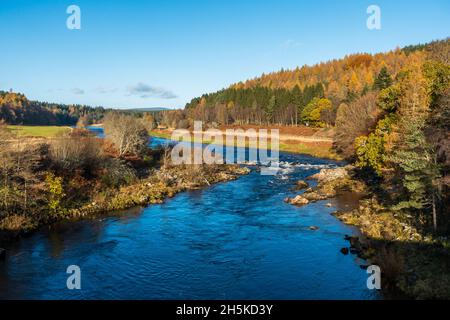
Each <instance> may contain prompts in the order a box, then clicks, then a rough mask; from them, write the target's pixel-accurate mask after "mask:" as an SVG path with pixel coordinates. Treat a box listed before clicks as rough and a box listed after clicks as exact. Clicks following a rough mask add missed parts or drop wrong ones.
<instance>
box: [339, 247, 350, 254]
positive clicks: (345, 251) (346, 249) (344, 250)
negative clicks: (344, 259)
mask: <svg viewBox="0 0 450 320" xmlns="http://www.w3.org/2000/svg"><path fill="white" fill-rule="evenodd" d="M340 251H341V253H342V254H343V255H348V252H349V251H348V248H342V249H341V250H340Z"/></svg>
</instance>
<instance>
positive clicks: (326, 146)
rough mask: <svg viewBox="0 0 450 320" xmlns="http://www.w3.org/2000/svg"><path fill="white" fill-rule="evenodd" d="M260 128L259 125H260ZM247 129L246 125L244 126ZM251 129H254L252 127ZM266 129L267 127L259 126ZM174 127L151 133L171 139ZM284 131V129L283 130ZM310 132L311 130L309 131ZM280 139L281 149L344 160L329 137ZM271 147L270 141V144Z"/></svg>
mask: <svg viewBox="0 0 450 320" xmlns="http://www.w3.org/2000/svg"><path fill="white" fill-rule="evenodd" d="M237 128H238V127H232V128H231V127H224V128H223V129H224V130H226V129H237ZM258 128H259V127H258ZM243 129H244V130H245V129H246V128H245V127H244V128H243ZM251 129H254V128H253V127H251ZM259 129H266V128H263V127H261V128H259ZM172 132H173V130H172V129H155V130H152V131H150V135H151V136H153V137H158V138H164V139H171V136H172ZM281 132H282V131H281ZM203 133H204V132H203ZM308 133H310V131H308ZM279 137H280V139H279V151H283V152H290V153H297V154H307V155H311V156H313V157H317V158H323V159H331V160H342V158H341V157H339V156H338V155H337V154H336V153H335V152H334V151H333V140H332V139H331V138H329V137H321V136H312V135H310V136H296V135H293V134H292V133H290V134H283V133H280V136H279ZM191 141H192V142H200V141H197V140H196V139H195V138H194V137H192V138H191ZM201 142H203V143H206V144H210V143H212V141H210V140H208V139H203V140H202V141H201ZM223 143H224V144H225V145H227V143H226V139H225V137H224V138H223ZM240 147H248V142H246V144H245V145H243V146H240ZM268 147H269V148H270V143H269V144H268Z"/></svg>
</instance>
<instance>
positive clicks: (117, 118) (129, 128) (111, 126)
mask: <svg viewBox="0 0 450 320" xmlns="http://www.w3.org/2000/svg"><path fill="white" fill-rule="evenodd" d="M103 124H104V129H105V134H106V138H107V139H108V140H109V141H111V142H112V144H113V145H114V146H115V148H116V149H117V151H118V153H119V156H120V157H122V156H125V155H130V154H132V155H141V154H143V153H144V151H145V150H146V148H147V145H148V142H149V136H148V132H147V129H146V128H145V126H144V125H143V123H142V121H141V120H140V119H138V118H135V117H133V116H128V115H124V114H119V113H109V114H108V115H107V116H106V117H105V120H104V123H103Z"/></svg>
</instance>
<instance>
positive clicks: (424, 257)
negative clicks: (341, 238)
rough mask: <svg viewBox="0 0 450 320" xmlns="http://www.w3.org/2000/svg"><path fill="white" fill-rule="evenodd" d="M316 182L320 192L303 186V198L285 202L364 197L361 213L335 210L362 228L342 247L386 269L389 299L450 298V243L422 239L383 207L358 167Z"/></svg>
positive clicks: (326, 174)
mask: <svg viewBox="0 0 450 320" xmlns="http://www.w3.org/2000/svg"><path fill="white" fill-rule="evenodd" d="M310 178H311V179H316V180H317V181H318V184H317V186H316V187H315V188H309V186H308V184H307V183H306V182H305V181H299V182H298V188H299V189H300V190H304V191H303V192H302V193H301V194H299V195H297V196H296V197H294V198H292V199H290V198H287V199H285V201H286V202H288V203H291V204H293V205H296V206H304V205H307V204H309V203H311V202H316V201H319V200H326V199H331V198H334V197H339V196H341V195H342V194H343V193H345V192H352V193H356V194H359V195H360V197H361V200H360V201H359V206H358V207H357V208H354V209H351V210H347V211H336V212H334V213H333V215H334V216H335V217H337V218H338V219H339V220H341V221H342V222H343V223H345V224H348V225H353V226H356V227H358V229H359V230H360V232H361V235H360V236H353V237H350V236H348V237H346V240H348V242H349V247H347V248H342V250H341V252H342V253H343V254H348V253H349V252H351V253H354V254H357V255H358V256H359V257H361V258H363V259H365V260H366V261H367V262H368V265H372V264H375V265H378V266H379V267H380V268H381V272H382V275H381V279H382V290H383V292H384V294H385V296H386V297H388V298H389V297H393V298H411V299H450V264H449V261H450V242H449V240H448V239H444V238H435V237H432V236H430V235H424V234H421V233H420V232H419V231H418V230H417V229H416V228H414V226H412V225H410V224H409V223H408V222H407V221H405V220H404V219H402V217H401V216H400V215H398V214H396V213H395V212H393V211H391V210H389V209H388V208H387V207H385V206H383V205H382V204H380V202H379V201H378V200H377V198H376V196H375V195H374V194H372V193H371V192H370V191H369V188H368V186H367V185H366V184H365V183H364V182H363V181H361V180H360V179H358V178H357V177H356V175H355V171H354V168H353V167H351V166H347V167H345V168H337V169H324V170H322V171H321V172H320V173H319V174H316V175H314V176H312V177H310Z"/></svg>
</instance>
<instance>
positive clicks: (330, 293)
mask: <svg viewBox="0 0 450 320" xmlns="http://www.w3.org/2000/svg"><path fill="white" fill-rule="evenodd" d="M160 142H161V140H160V139H154V142H153V143H154V144H155V143H160ZM280 163H281V167H282V170H281V171H280V172H279V174H277V175H275V176H263V175H261V174H260V173H259V172H258V171H257V170H252V172H251V173H250V174H249V175H247V176H243V177H240V178H239V179H238V180H236V181H231V182H226V183H220V184H216V185H213V186H211V187H208V188H206V189H203V190H197V191H189V192H184V193H180V194H178V195H176V196H175V197H174V198H172V199H168V200H167V201H166V202H165V203H164V204H160V205H151V206H149V207H147V208H143V209H133V210H128V211H124V212H119V213H114V214H111V215H108V216H103V217H96V218H92V219H86V220H80V221H70V222H62V223H58V224H56V225H53V226H51V227H44V228H42V229H41V230H39V231H37V232H35V233H32V234H31V235H29V236H27V237H25V238H23V239H21V240H20V241H17V242H15V243H13V244H11V245H10V247H8V248H7V250H8V257H7V259H6V261H4V262H0V298H2V299H379V298H380V296H379V295H378V294H377V293H376V292H374V291H371V290H369V289H367V286H366V281H367V277H368V274H367V273H366V270H364V269H363V268H361V267H360V265H363V264H364V261H361V260H359V259H358V258H357V257H356V256H354V255H351V254H350V255H343V254H342V253H340V249H341V248H342V247H345V246H348V243H347V242H346V241H345V240H344V236H345V235H346V234H355V233H357V230H356V229H354V228H352V227H349V226H346V225H344V224H342V223H341V222H339V221H338V220H337V219H336V218H334V217H333V216H332V215H331V213H332V212H333V211H334V210H336V207H338V208H340V207H343V206H346V205H347V206H348V205H349V204H350V203H349V202H347V201H342V202H337V201H336V200H332V201H320V202H317V203H313V204H310V205H307V206H304V207H301V208H297V207H294V206H291V205H288V204H286V203H284V202H283V199H284V198H285V197H287V196H293V195H295V194H296V192H295V191H294V190H293V187H294V185H295V182H296V181H297V180H299V179H304V178H306V177H307V176H309V175H311V174H314V173H316V172H318V171H319V170H320V169H321V168H327V167H334V166H336V165H337V163H335V162H333V161H328V160H323V159H317V158H313V157H309V156H305V155H294V154H288V153H280ZM328 202H331V203H332V204H333V207H327V206H326V205H325V204H327V203H328ZM311 226H317V227H319V229H318V230H311V229H310V227H311ZM69 265H77V266H79V267H80V269H81V290H68V289H67V286H66V281H67V278H68V276H69V275H68V274H67V273H66V269H67V267H68V266H69Z"/></svg>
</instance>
